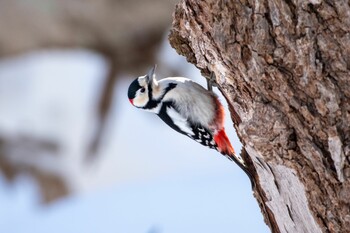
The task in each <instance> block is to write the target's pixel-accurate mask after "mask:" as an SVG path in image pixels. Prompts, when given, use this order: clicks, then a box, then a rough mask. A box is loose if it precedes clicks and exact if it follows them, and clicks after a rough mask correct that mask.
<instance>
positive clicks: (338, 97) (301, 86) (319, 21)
mask: <svg viewBox="0 0 350 233" xmlns="http://www.w3.org/2000/svg"><path fill="white" fill-rule="evenodd" d="M349 29H350V7H349V2H348V1H345V0H337V1H322V0H310V1H302V0H301V1H296V0H263V1H252V0H248V1H244V0H241V1H239V0H232V1H224V0H220V1H218V0H205V1H195V0H181V2H180V3H179V4H178V5H177V7H176V9H175V13H174V21H173V28H172V31H171V34H170V37H169V39H170V42H171V44H172V46H173V47H174V48H175V49H176V50H177V51H178V53H180V54H182V55H184V56H186V57H187V59H188V61H190V62H192V63H194V64H195V65H196V66H197V67H198V68H199V69H200V70H201V71H202V73H203V74H204V75H208V74H209V71H213V72H215V74H216V81H217V83H218V87H219V89H220V91H221V92H222V93H223V94H224V96H225V97H226V98H227V101H228V103H229V106H230V110H231V115H232V120H233V121H234V123H235V128H236V130H237V133H238V136H239V137H240V139H241V141H242V143H243V147H244V148H243V153H242V156H243V157H244V158H245V160H246V161H247V163H248V165H249V168H250V169H251V170H252V172H254V173H255V176H256V179H257V190H255V196H256V197H257V199H258V200H259V202H260V205H261V208H262V212H263V214H264V216H265V220H266V222H267V223H268V224H269V225H270V228H271V230H272V231H273V232H293V233H294V232H312V233H315V232H350V181H349V177H350V166H349V162H350V84H349V82H350V78H349V77H350V34H349Z"/></svg>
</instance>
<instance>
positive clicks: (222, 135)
mask: <svg viewBox="0 0 350 233" xmlns="http://www.w3.org/2000/svg"><path fill="white" fill-rule="evenodd" d="M214 141H215V142H216V144H217V146H218V150H219V151H220V153H222V154H223V155H225V156H226V157H227V158H228V159H229V160H231V161H233V162H235V163H236V164H237V165H238V166H239V167H240V168H241V169H242V170H243V171H244V172H245V173H246V174H247V176H248V177H249V179H250V181H251V183H252V187H253V188H254V186H255V182H254V178H253V176H252V174H251V173H250V172H249V171H248V168H247V167H246V165H245V164H244V161H243V160H242V159H241V158H240V157H238V156H237V155H236V152H235V150H234V149H233V147H232V145H231V143H230V141H229V139H228V137H227V135H226V132H225V129H221V130H220V131H219V132H217V133H216V134H215V136H214Z"/></svg>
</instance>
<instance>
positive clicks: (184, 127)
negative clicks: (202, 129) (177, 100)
mask: <svg viewBox="0 0 350 233" xmlns="http://www.w3.org/2000/svg"><path fill="white" fill-rule="evenodd" d="M166 112H167V114H168V115H169V116H170V118H171V119H172V120H173V123H174V124H175V125H176V126H177V127H179V129H181V131H183V132H185V133H187V134H188V135H194V133H193V131H192V128H191V127H190V126H189V124H188V121H187V119H186V118H185V117H183V116H181V115H180V114H179V113H178V112H177V111H176V110H175V109H174V108H167V110H166Z"/></svg>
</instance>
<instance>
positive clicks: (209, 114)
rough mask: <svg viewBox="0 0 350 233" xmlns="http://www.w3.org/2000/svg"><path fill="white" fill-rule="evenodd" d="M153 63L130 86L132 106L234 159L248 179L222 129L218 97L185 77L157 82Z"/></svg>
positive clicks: (222, 117)
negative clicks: (156, 116)
mask: <svg viewBox="0 0 350 233" xmlns="http://www.w3.org/2000/svg"><path fill="white" fill-rule="evenodd" d="M155 69H156V66H154V67H153V68H152V69H151V70H150V71H149V72H148V74H147V75H145V76H141V77H138V78H137V79H135V80H134V81H133V82H132V83H131V84H130V86H129V90H128V98H129V101H130V103H131V104H132V105H134V106H135V107H137V108H141V109H144V110H146V111H149V112H153V113H155V114H157V115H158V116H159V117H160V118H161V119H162V120H163V121H164V122H165V123H166V124H168V125H169V126H170V127H171V128H173V129H174V130H176V131H177V132H179V133H181V134H184V135H186V136H188V137H190V138H192V139H193V140H195V141H197V142H199V143H201V144H202V145H204V146H207V147H209V148H212V149H216V150H217V151H219V152H220V153H221V154H223V155H225V156H226V157H227V158H228V159H230V160H232V161H234V162H235V163H236V164H237V165H238V166H239V167H240V168H241V169H242V170H243V171H244V172H245V173H246V174H247V175H248V177H249V178H250V180H251V183H252V185H253V186H254V182H253V181H254V180H253V177H252V175H251V174H250V172H249V171H248V170H247V167H246V166H245V164H244V162H243V161H242V160H241V159H240V158H239V157H237V155H236V154H235V151H234V149H233V147H232V145H231V143H230V141H229V139H228V137H227V135H226V132H225V128H224V114H225V113H224V108H223V106H222V104H221V103H220V101H219V99H218V97H217V96H216V95H215V94H214V93H213V92H212V91H208V90H206V89H205V88H203V87H202V86H200V85H199V84H197V83H195V82H193V81H191V80H190V79H187V78H181V77H176V78H174V77H171V78H164V79H162V80H159V81H157V80H156V79H155Z"/></svg>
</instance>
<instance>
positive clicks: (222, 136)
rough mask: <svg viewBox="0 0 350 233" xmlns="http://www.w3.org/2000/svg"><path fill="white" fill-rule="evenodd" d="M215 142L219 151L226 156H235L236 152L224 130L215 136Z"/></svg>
mask: <svg viewBox="0 0 350 233" xmlns="http://www.w3.org/2000/svg"><path fill="white" fill-rule="evenodd" d="M214 141H215V142H216V144H217V145H218V150H219V152H220V153H222V154H224V155H234V154H235V150H234V149H233V147H232V145H231V143H230V140H229V139H228V137H227V135H226V132H225V129H224V128H222V129H221V130H220V131H219V132H217V133H216V134H215V135H214Z"/></svg>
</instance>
